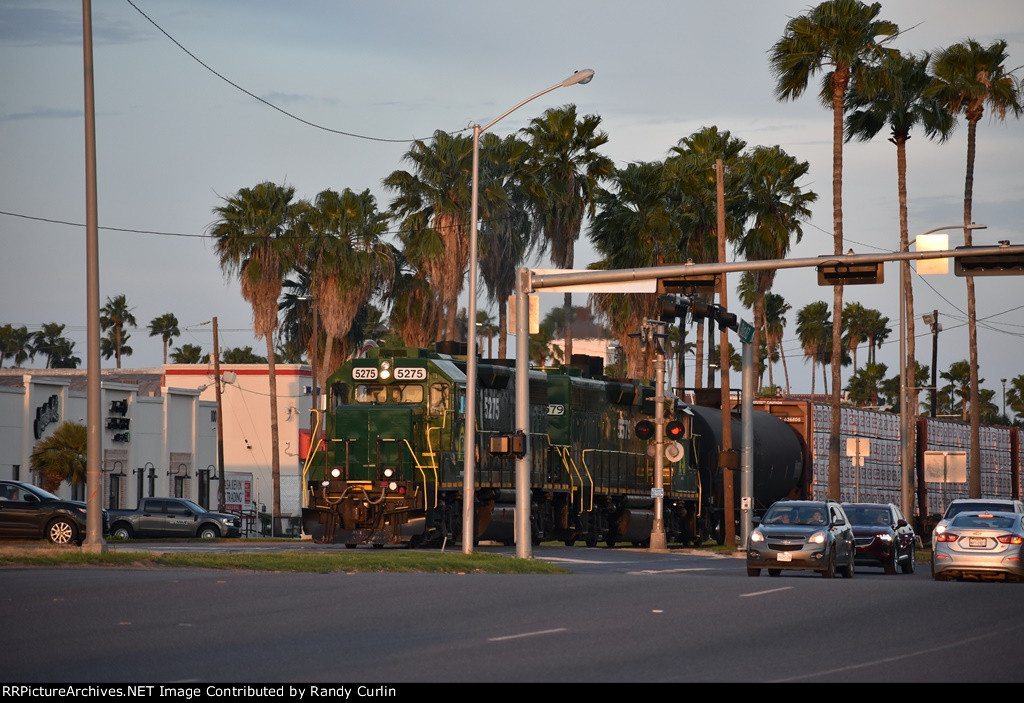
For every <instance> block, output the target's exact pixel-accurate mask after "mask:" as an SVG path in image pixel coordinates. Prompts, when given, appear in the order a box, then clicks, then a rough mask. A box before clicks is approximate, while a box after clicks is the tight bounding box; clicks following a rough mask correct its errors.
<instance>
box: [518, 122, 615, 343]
mask: <svg viewBox="0 0 1024 703" xmlns="http://www.w3.org/2000/svg"><path fill="white" fill-rule="evenodd" d="M600 124H601V117H600V116H598V115H585V116H584V117H577V115H576V106H575V105H564V106H563V107H560V108H552V109H550V110H547V111H546V112H545V113H544V114H543V115H541V116H540V117H535V118H534V119H532V120H531V121H530V124H529V126H528V127H524V128H523V129H522V133H523V134H525V135H527V136H528V137H529V142H530V155H529V158H528V163H529V171H528V178H529V186H528V187H529V190H530V194H531V197H532V199H533V202H534V207H535V209H536V212H537V220H538V222H539V224H540V226H541V228H542V231H543V234H544V240H545V242H546V244H547V245H548V246H550V247H551V260H552V261H553V262H554V264H555V266H557V267H559V268H567V269H571V268H572V267H573V260H574V258H575V257H574V252H575V245H576V240H577V239H579V236H580V231H581V229H582V227H583V218H584V216H586V215H590V216H593V215H594V208H595V196H596V191H597V187H598V185H599V183H600V182H601V181H602V180H603V179H605V178H608V177H609V176H611V175H612V171H613V169H614V163H613V162H612V160H611V159H610V158H608V157H607V156H605V155H603V154H601V153H599V152H598V151H597V150H598V149H599V148H600V147H602V146H604V145H605V144H606V143H607V142H608V135H607V134H606V133H605V132H604V131H603V130H599V129H598V127H599V126H600ZM564 308H565V350H564V352H565V355H564V358H565V359H571V358H572V293H566V294H565V303H564Z"/></svg>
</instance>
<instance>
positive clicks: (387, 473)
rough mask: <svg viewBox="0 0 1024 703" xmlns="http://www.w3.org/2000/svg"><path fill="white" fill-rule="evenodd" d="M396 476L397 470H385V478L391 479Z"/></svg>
mask: <svg viewBox="0 0 1024 703" xmlns="http://www.w3.org/2000/svg"><path fill="white" fill-rule="evenodd" d="M394 475H395V470H394V469H392V468H391V467H390V466H388V467H387V468H385V469H384V478H391V477H392V476H394Z"/></svg>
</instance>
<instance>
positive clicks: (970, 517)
mask: <svg viewBox="0 0 1024 703" xmlns="http://www.w3.org/2000/svg"><path fill="white" fill-rule="evenodd" d="M1016 521H1017V519H1016V518H1013V517H1010V516H1009V515H989V514H985V513H982V514H975V513H961V514H960V515H957V516H956V517H954V518H953V519H952V520H951V521H950V523H949V525H950V527H961V528H963V527H980V528H990V529H993V530H1012V529H1013V525H1014V523H1015V522H1016Z"/></svg>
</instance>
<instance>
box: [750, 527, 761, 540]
mask: <svg viewBox="0 0 1024 703" xmlns="http://www.w3.org/2000/svg"><path fill="white" fill-rule="evenodd" d="M750 541H751V542H764V534H763V533H762V532H761V530H754V531H753V532H751V533H750Z"/></svg>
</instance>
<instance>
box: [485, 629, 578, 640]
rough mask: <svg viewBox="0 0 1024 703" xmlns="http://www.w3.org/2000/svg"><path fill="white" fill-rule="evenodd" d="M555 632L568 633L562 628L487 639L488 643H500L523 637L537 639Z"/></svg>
mask: <svg viewBox="0 0 1024 703" xmlns="http://www.w3.org/2000/svg"><path fill="white" fill-rule="evenodd" d="M556 632H568V630H567V629H566V628H564V627H556V628H555V629H554V630H538V631H537V632H523V633H520V634H518V635H505V636H504V637H488V638H487V641H488V642H502V641H504V640H518V639H522V638H523V637H539V636H540V635H553V634H555V633H556Z"/></svg>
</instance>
